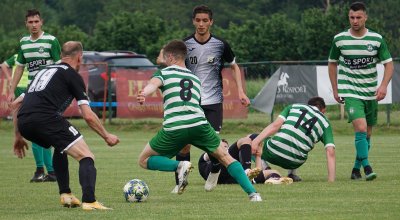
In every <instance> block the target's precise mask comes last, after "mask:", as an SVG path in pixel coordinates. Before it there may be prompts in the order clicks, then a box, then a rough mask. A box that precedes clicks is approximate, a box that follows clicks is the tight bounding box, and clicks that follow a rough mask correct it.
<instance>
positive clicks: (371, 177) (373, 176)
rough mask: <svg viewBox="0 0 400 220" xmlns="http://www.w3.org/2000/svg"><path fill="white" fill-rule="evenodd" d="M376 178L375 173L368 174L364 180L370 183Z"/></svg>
mask: <svg viewBox="0 0 400 220" xmlns="http://www.w3.org/2000/svg"><path fill="white" fill-rule="evenodd" d="M376 177H377V175H376V173H370V174H367V175H365V180H366V181H371V180H374V179H376Z"/></svg>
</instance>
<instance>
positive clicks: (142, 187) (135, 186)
mask: <svg viewBox="0 0 400 220" xmlns="http://www.w3.org/2000/svg"><path fill="white" fill-rule="evenodd" d="M124 196H125V200H126V201H127V202H144V201H146V199H147V197H148V196H149V187H148V186H147V184H146V182H144V181H143V180H140V179H133V180H129V181H128V182H127V183H126V184H125V186H124Z"/></svg>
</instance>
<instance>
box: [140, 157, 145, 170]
mask: <svg viewBox="0 0 400 220" xmlns="http://www.w3.org/2000/svg"><path fill="white" fill-rule="evenodd" d="M138 164H139V166H140V167H141V168H144V169H147V158H144V157H139V160H138Z"/></svg>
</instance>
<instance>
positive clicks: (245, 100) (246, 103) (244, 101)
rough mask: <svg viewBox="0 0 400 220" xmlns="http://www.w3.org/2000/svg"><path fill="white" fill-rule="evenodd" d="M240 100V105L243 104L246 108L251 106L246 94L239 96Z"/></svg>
mask: <svg viewBox="0 0 400 220" xmlns="http://www.w3.org/2000/svg"><path fill="white" fill-rule="evenodd" d="M239 99H240V103H242V105H244V106H246V107H247V106H249V105H250V99H249V98H248V97H247V96H246V94H244V93H243V94H239Z"/></svg>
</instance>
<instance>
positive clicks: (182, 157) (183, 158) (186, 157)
mask: <svg viewBox="0 0 400 220" xmlns="http://www.w3.org/2000/svg"><path fill="white" fill-rule="evenodd" d="M175 159H176V160H177V161H190V152H189V153H187V154H181V153H178V154H177V155H176V158H175ZM175 183H176V185H178V184H179V179H178V173H177V172H175Z"/></svg>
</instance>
